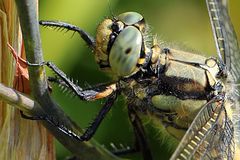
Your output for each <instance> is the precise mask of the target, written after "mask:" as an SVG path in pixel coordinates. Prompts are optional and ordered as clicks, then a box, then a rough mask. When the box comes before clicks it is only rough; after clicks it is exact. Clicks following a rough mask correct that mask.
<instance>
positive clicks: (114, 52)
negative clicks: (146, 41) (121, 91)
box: [109, 26, 142, 76]
mask: <svg viewBox="0 0 240 160" xmlns="http://www.w3.org/2000/svg"><path fill="white" fill-rule="evenodd" d="M141 46H142V35H141V33H140V31H139V30H138V29H137V28H135V27H133V26H128V27H126V28H125V29H124V30H123V31H122V32H121V33H120V34H119V35H118V36H117V38H116V40H115V42H114V43H113V46H112V48H111V51H110V56H109V63H110V66H111V68H112V71H113V72H114V73H115V74H117V75H118V76H130V75H131V74H132V73H133V72H134V71H135V69H136V68H137V67H136V64H137V62H138V59H139V56H140V52H141Z"/></svg>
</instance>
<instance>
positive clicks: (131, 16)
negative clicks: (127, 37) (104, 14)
mask: <svg viewBox="0 0 240 160" xmlns="http://www.w3.org/2000/svg"><path fill="white" fill-rule="evenodd" d="M117 18H118V20H120V21H122V22H123V23H125V24H126V25H134V24H136V23H138V22H140V21H142V20H143V16H142V15H141V14H139V13H137V12H125V13H122V14H120V15H119V16H118V17H117Z"/></svg>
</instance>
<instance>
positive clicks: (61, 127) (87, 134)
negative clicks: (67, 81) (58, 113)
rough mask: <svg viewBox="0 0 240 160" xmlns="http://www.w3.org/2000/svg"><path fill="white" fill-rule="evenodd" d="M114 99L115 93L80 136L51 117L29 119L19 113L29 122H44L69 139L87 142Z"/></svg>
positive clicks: (29, 117) (115, 97)
mask: <svg viewBox="0 0 240 160" xmlns="http://www.w3.org/2000/svg"><path fill="white" fill-rule="evenodd" d="M116 99H117V93H116V92H114V93H113V94H111V95H110V96H109V97H108V98H107V100H106V102H105V104H104V106H103V107H102V108H101V110H100V111H99V113H98V115H97V117H96V118H95V119H94V120H93V122H92V123H91V125H90V126H89V127H88V128H87V130H86V131H85V132H84V133H83V135H81V136H80V135H78V134H76V133H75V132H74V131H72V130H70V129H68V128H66V127H65V126H64V125H62V124H59V123H58V122H56V120H55V119H53V117H50V116H48V115H46V116H41V117H31V116H27V115H25V114H24V113H22V112H21V115H22V117H23V118H26V119H30V120H45V121H47V122H48V123H50V124H51V125H53V126H54V127H56V128H58V129H59V130H60V131H61V132H63V133H64V134H66V135H68V136H69V137H73V138H75V139H77V140H78V141H88V140H89V139H91V138H92V136H93V135H94V134H95V132H96V131H97V129H98V127H99V126H100V124H101V122H102V120H103V119H104V117H105V116H106V114H107V113H108V112H109V111H110V109H111V107H112V106H113V104H114V102H115V100H116ZM35 118H36V119H35Z"/></svg>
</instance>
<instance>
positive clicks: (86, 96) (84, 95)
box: [27, 62, 118, 101]
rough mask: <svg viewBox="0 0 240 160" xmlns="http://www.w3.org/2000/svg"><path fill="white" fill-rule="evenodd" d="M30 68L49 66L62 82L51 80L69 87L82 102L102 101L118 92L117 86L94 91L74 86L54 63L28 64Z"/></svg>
mask: <svg viewBox="0 0 240 160" xmlns="http://www.w3.org/2000/svg"><path fill="white" fill-rule="evenodd" d="M27 63H28V65H29V66H42V65H47V66H48V67H49V68H50V69H51V70H52V71H53V72H54V73H55V74H56V75H57V76H58V77H59V78H60V79H61V80H58V79H57V78H56V79H51V80H52V81H55V82H56V83H61V84H64V86H67V87H68V88H70V89H71V90H72V91H73V92H74V93H75V94H76V95H77V96H78V97H79V98H80V99H81V100H85V101H90V100H96V99H101V98H105V97H107V96H109V95H110V94H112V93H113V92H115V91H117V90H118V88H117V84H116V83H112V84H109V83H108V84H101V85H98V86H95V87H92V89H86V90H83V89H82V88H81V87H80V86H78V85H76V84H74V82H73V81H72V80H70V79H69V78H68V77H67V75H66V74H65V73H64V72H63V71H62V70H60V69H59V68H58V67H57V66H56V65H55V64H54V63H52V62H43V63H41V64H31V63H29V62H27Z"/></svg>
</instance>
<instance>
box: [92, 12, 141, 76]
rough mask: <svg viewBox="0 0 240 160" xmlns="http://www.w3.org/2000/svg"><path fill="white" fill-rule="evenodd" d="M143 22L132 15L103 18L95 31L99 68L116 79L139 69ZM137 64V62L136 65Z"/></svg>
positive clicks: (133, 13)
mask: <svg viewBox="0 0 240 160" xmlns="http://www.w3.org/2000/svg"><path fill="white" fill-rule="evenodd" d="M145 26H146V25H145V21H144V18H143V17H142V15H140V14H139V13H136V12H126V13H122V14H120V15H119V16H117V17H114V18H112V19H109V18H107V19H105V20H104V21H103V22H101V23H100V24H99V26H98V28H97V33H96V48H95V52H96V54H95V59H96V61H97V63H98V64H99V66H100V68H101V69H102V70H105V71H110V72H111V73H113V74H115V75H117V76H119V77H128V76H131V75H132V74H134V73H136V72H137V71H138V70H139V65H141V63H143V62H142V61H141V60H140V59H141V58H142V57H143V56H142V55H141V54H144V50H145V48H144V45H143V43H144V40H143V33H144V32H145ZM140 61H141V62H140Z"/></svg>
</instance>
